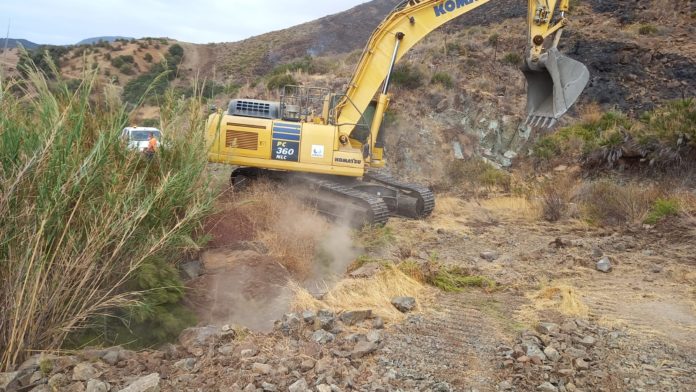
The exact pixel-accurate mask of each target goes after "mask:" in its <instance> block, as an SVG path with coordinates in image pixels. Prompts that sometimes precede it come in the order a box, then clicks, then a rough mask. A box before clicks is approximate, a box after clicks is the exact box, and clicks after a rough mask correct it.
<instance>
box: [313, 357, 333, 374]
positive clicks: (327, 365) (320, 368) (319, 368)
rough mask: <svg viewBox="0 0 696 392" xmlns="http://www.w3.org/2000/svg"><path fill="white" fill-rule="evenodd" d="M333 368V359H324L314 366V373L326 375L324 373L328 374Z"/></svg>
mask: <svg viewBox="0 0 696 392" xmlns="http://www.w3.org/2000/svg"><path fill="white" fill-rule="evenodd" d="M332 367H333V361H332V360H331V358H330V357H324V358H322V359H320V360H318V361H317V362H316V363H315V364H314V372H315V373H316V374H324V373H326V372H328V371H329V370H331V368H332Z"/></svg>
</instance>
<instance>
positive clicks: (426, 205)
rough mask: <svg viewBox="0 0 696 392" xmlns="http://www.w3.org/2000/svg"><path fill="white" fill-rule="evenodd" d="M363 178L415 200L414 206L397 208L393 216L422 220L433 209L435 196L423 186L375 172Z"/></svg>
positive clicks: (370, 172) (368, 173)
mask: <svg viewBox="0 0 696 392" xmlns="http://www.w3.org/2000/svg"><path fill="white" fill-rule="evenodd" d="M364 178H365V179H366V180H369V181H373V182H376V183H379V184H382V185H385V186H387V187H390V188H394V189H397V190H398V191H399V192H401V193H405V194H406V195H408V196H411V197H415V198H416V200H417V202H416V203H415V205H413V206H410V207H408V208H407V209H406V210H404V209H402V208H398V206H397V209H396V211H397V212H396V214H395V215H405V216H407V217H409V218H414V219H424V218H427V217H428V216H430V214H432V212H433V209H434V208H435V194H434V193H433V191H432V190H430V189H429V188H427V187H425V186H423V185H419V184H411V183H405V182H401V181H399V180H397V179H395V178H393V177H391V176H389V175H387V174H384V173H380V172H375V171H369V172H367V173H365V177H364Z"/></svg>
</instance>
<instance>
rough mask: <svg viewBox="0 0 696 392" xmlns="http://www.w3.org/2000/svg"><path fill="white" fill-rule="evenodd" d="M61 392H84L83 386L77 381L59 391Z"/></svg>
mask: <svg viewBox="0 0 696 392" xmlns="http://www.w3.org/2000/svg"><path fill="white" fill-rule="evenodd" d="M61 391H62V392H85V384H84V383H82V382H80V381H77V382H74V383H72V384H70V385H68V386H67V387H66V388H65V389H61Z"/></svg>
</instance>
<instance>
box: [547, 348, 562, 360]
mask: <svg viewBox="0 0 696 392" xmlns="http://www.w3.org/2000/svg"><path fill="white" fill-rule="evenodd" d="M544 355H546V358H548V359H549V360H550V361H551V362H558V361H559V360H560V359H561V354H560V353H559V352H558V350H556V349H555V348H553V347H551V346H548V347H546V348H545V349H544Z"/></svg>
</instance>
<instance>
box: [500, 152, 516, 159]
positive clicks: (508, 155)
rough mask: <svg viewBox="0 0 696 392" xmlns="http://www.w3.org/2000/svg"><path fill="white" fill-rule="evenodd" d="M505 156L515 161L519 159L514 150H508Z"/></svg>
mask: <svg viewBox="0 0 696 392" xmlns="http://www.w3.org/2000/svg"><path fill="white" fill-rule="evenodd" d="M503 156H504V157H505V158H507V159H515V158H517V153H516V152H515V151H512V150H507V151H505V154H503Z"/></svg>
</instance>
